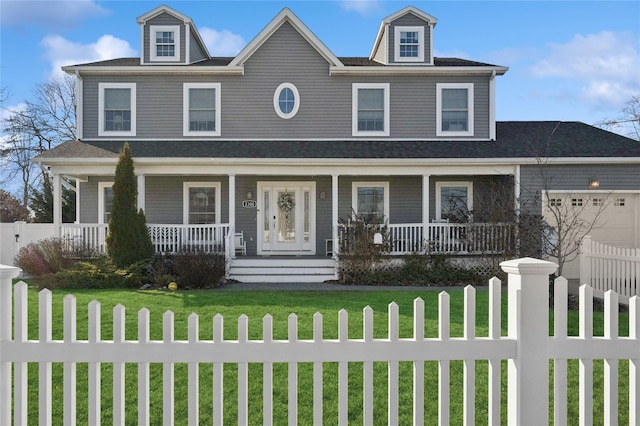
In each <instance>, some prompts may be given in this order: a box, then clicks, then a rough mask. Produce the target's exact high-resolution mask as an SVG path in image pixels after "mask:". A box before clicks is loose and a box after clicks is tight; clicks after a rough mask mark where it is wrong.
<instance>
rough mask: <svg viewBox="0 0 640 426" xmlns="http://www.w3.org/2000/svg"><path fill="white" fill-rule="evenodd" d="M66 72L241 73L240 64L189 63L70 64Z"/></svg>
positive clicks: (148, 73) (107, 73) (106, 73)
mask: <svg viewBox="0 0 640 426" xmlns="http://www.w3.org/2000/svg"><path fill="white" fill-rule="evenodd" d="M62 70H63V71H64V72H66V73H68V74H72V75H76V74H77V73H80V74H82V75H120V74H121V75H168V74H173V75H243V74H244V67H242V66H231V65H223V66H204V65H203V66H198V65H196V66H189V65H156V66H142V65H133V66H95V65H93V66H92V65H71V66H67V67H62Z"/></svg>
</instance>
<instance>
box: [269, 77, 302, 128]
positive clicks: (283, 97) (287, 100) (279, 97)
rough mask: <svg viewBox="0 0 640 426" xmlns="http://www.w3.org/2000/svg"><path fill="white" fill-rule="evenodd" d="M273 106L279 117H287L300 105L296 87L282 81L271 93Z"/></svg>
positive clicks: (294, 113) (293, 113)
mask: <svg viewBox="0 0 640 426" xmlns="http://www.w3.org/2000/svg"><path fill="white" fill-rule="evenodd" d="M273 107H274V109H275V110H276V114H278V116H279V117H280V118H284V119H289V118H291V117H293V116H295V115H296V113H297V112H298V108H299V107H300V96H299V95H298V89H296V86H294V85H293V84H291V83H282V84H281V85H280V86H278V88H277V89H276V92H275V93H274V95H273Z"/></svg>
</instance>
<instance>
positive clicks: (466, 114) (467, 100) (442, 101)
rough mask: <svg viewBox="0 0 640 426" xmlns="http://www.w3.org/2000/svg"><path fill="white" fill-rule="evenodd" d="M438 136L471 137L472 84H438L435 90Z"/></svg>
mask: <svg viewBox="0 0 640 426" xmlns="http://www.w3.org/2000/svg"><path fill="white" fill-rule="evenodd" d="M436 102H437V109H436V120H437V123H436V125H437V135H438V136H473V83H440V84H438V85H437V90H436Z"/></svg>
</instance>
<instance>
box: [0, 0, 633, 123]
mask: <svg viewBox="0 0 640 426" xmlns="http://www.w3.org/2000/svg"><path fill="white" fill-rule="evenodd" d="M160 4H167V5H168V6H170V7H172V8H174V9H176V10H178V11H179V12H181V13H183V14H185V15H187V16H190V17H191V18H193V20H194V22H195V24H196V26H197V27H198V29H199V31H200V32H201V34H202V36H203V38H204V40H205V42H206V43H207V45H208V47H209V50H210V52H211V54H212V55H213V56H233V55H234V54H236V53H237V52H238V51H239V50H240V49H241V48H242V47H243V46H244V45H245V44H246V43H248V42H249V41H251V39H252V38H253V37H254V36H255V35H256V34H257V33H258V32H259V31H260V30H261V29H262V28H264V26H266V25H267V23H268V22H269V21H270V20H271V19H272V18H273V17H274V16H275V15H276V14H277V13H278V12H279V11H280V10H281V9H282V8H283V7H289V8H290V9H291V10H292V11H293V12H294V13H295V14H296V15H297V16H298V17H299V18H300V19H301V20H302V21H303V22H304V23H305V24H306V25H307V26H308V27H309V28H310V29H311V30H312V31H313V32H314V33H315V34H316V35H317V36H318V37H319V38H320V40H322V41H323V42H324V43H325V44H326V45H327V47H328V48H329V49H331V50H332V51H333V53H334V54H336V55H337V56H368V55H369V53H370V52H371V47H372V45H373V42H374V39H375V37H376V34H377V31H378V28H379V25H380V22H381V20H382V19H383V18H385V17H386V16H388V15H390V14H392V13H394V12H396V11H398V10H400V9H402V8H403V7H405V6H406V5H408V4H411V5H413V6H416V7H418V8H419V9H421V10H423V11H425V12H426V13H428V14H430V15H432V16H434V17H435V18H437V19H438V24H437V26H436V28H435V32H434V49H435V54H436V56H439V57H459V58H465V59H471V60H475V61H481V62H488V63H492V64H496V65H504V66H508V67H509V68H510V69H509V71H508V72H507V73H506V75H504V76H502V77H499V78H498V79H497V86H496V96H497V111H496V117H497V119H498V120H501V121H505V120H566V121H583V122H585V123H589V124H593V123H595V122H597V121H600V120H602V119H605V118H615V117H617V116H618V115H619V113H620V111H621V110H622V108H624V105H625V103H626V102H627V101H629V100H630V99H631V97H632V96H634V95H638V94H640V2H638V1H631V0H629V1H551V2H547V1H515V0H513V1H493V2H486V1H456V0H449V1H413V2H408V1H396V0H392V1H389V0H388V1H377V0H360V1H307V0H305V1H301V0H298V1H288V2H274V1H187V0H183V1H164V2H163V1H162V0H159V1H115V0H111V1H109V0H106V1H92V0H70V1H58V0H49V1H32V0H19V1H13V0H0V16H1V30H0V36H1V53H0V55H1V56H0V78H1V80H0V84H1V85H2V87H4V88H6V89H8V90H9V92H10V93H11V96H10V97H9V99H8V101H7V102H6V104H5V105H3V108H4V110H3V111H2V114H3V115H5V114H7V110H11V109H14V108H19V107H20V104H21V103H22V102H23V101H24V100H25V99H29V98H30V97H31V96H32V91H33V87H34V85H35V84H36V83H40V82H43V81H45V80H46V79H47V78H49V77H50V76H51V75H52V74H54V73H59V72H60V67H61V66H63V65H70V64H77V63H84V62H90V61H96V60H103V59H110V58H116V57H125V56H137V55H138V52H139V49H140V30H139V27H138V25H137V23H136V18H137V17H138V16H140V15H142V14H144V13H146V12H148V11H149V10H151V9H153V8H155V7H157V6H159V5H160ZM5 116H6V115H5ZM618 131H619V132H620V133H624V130H623V129H620V130H618Z"/></svg>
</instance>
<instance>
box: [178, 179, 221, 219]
mask: <svg viewBox="0 0 640 426" xmlns="http://www.w3.org/2000/svg"><path fill="white" fill-rule="evenodd" d="M189 188H215V189H216V212H215V213H216V221H215V223H220V212H221V211H222V209H221V208H220V207H221V206H220V203H221V201H222V194H221V193H220V191H221V188H222V185H221V184H220V182H183V184H182V223H183V224H185V225H188V224H189Z"/></svg>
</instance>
